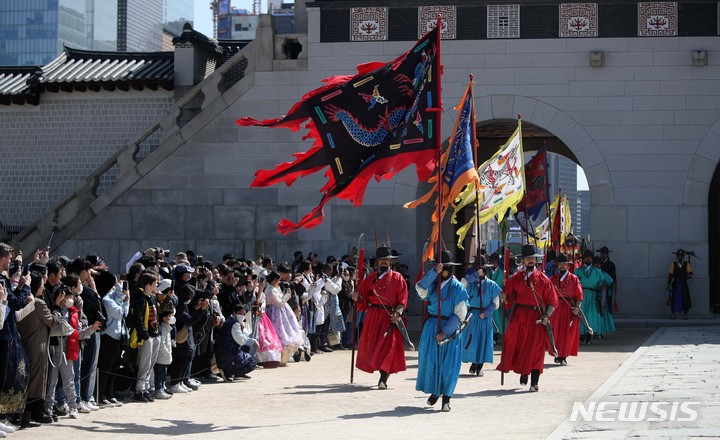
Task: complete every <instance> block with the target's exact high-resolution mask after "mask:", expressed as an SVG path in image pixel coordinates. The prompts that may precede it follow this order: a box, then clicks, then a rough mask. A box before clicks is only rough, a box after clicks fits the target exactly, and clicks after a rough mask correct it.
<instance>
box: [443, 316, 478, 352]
mask: <svg viewBox="0 0 720 440" xmlns="http://www.w3.org/2000/svg"><path fill="white" fill-rule="evenodd" d="M472 317H473V314H472V312H468V314H467V316H466V317H465V320H464V321H463V322H461V323H460V327H458V328H457V329H456V330H455V331H454V332H453V333H452V334H451V335H450V336H448V337H446V338H445V339H443V340H442V341H440V342H438V345H439V346H440V347H442V346H443V345H445V344H447V343H448V342H450V341H452V340H453V339H455V338H457V337H458V336H459V335H460V334H461V333H462V332H463V330H465V328H466V327H467V326H468V323H469V322H470V319H471V318H472Z"/></svg>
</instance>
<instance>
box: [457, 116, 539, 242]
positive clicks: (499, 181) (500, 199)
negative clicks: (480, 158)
mask: <svg viewBox="0 0 720 440" xmlns="http://www.w3.org/2000/svg"><path fill="white" fill-rule="evenodd" d="M524 168H525V160H524V158H523V147H522V121H521V120H520V119H518V126H517V129H516V130H515V132H514V133H513V134H512V136H510V139H508V141H507V142H506V143H505V144H504V145H503V146H502V147H500V149H499V150H498V151H497V153H495V154H494V155H493V157H491V158H490V159H488V160H487V161H486V162H485V163H484V164H482V165H481V166H480V167H479V168H478V174H479V175H480V184H479V185H478V187H477V188H476V187H475V185H473V184H470V185H468V186H466V187H465V189H464V190H463V192H461V193H460V195H459V196H458V197H457V198H456V199H455V206H454V211H453V215H452V219H451V223H457V214H458V212H460V210H461V209H463V208H464V207H466V206H468V205H470V204H471V203H473V202H475V200H476V193H479V196H480V201H479V202H478V203H477V204H476V205H475V213H474V214H473V216H472V218H471V219H470V221H469V222H468V223H467V224H465V225H463V226H462V227H460V229H458V232H457V235H458V247H460V249H463V247H462V242H463V240H465V235H467V233H468V231H469V230H470V228H472V226H473V224H474V223H475V219H476V218H479V221H480V224H483V223H485V222H487V221H488V220H490V219H491V218H493V217H495V216H496V215H497V216H498V222H502V221H503V219H504V218H505V213H506V212H507V210H508V208H510V210H511V212H513V213H514V212H516V211H517V209H516V206H517V204H518V203H520V200H522V198H523V194H524V193H525V172H524ZM478 209H479V213H478Z"/></svg>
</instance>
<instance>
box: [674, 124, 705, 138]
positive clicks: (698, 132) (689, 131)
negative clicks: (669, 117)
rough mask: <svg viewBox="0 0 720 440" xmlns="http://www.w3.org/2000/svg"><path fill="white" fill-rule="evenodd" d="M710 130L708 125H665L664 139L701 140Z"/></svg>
mask: <svg viewBox="0 0 720 440" xmlns="http://www.w3.org/2000/svg"><path fill="white" fill-rule="evenodd" d="M709 128H710V126H708V125H664V126H663V139H694V140H700V139H702V138H703V135H704V134H705V133H706V132H707V130H708V129H709Z"/></svg>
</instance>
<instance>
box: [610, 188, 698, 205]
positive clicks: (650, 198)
mask: <svg viewBox="0 0 720 440" xmlns="http://www.w3.org/2000/svg"><path fill="white" fill-rule="evenodd" d="M683 198H684V191H683V189H682V188H618V190H617V191H616V192H615V203H616V204H618V205H632V206H657V205H662V204H677V205H682V203H683Z"/></svg>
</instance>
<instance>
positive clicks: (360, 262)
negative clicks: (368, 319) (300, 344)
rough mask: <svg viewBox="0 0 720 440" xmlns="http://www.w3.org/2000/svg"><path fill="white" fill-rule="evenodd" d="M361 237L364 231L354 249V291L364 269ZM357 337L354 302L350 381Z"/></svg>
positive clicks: (357, 287)
mask: <svg viewBox="0 0 720 440" xmlns="http://www.w3.org/2000/svg"><path fill="white" fill-rule="evenodd" d="M363 237H365V233H364V232H363V233H362V234H360V238H359V239H358V247H357V248H355V249H359V251H358V255H357V257H355V258H357V261H356V263H355V291H356V292H357V291H358V289H359V288H360V283H361V282H362V280H363V278H362V276H363V271H364V270H365V267H364V266H365V248H364V247H361V244H362V240H363ZM356 339H357V307H356V305H355V304H353V314H352V353H351V355H350V383H353V379H354V376H355V342H356Z"/></svg>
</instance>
